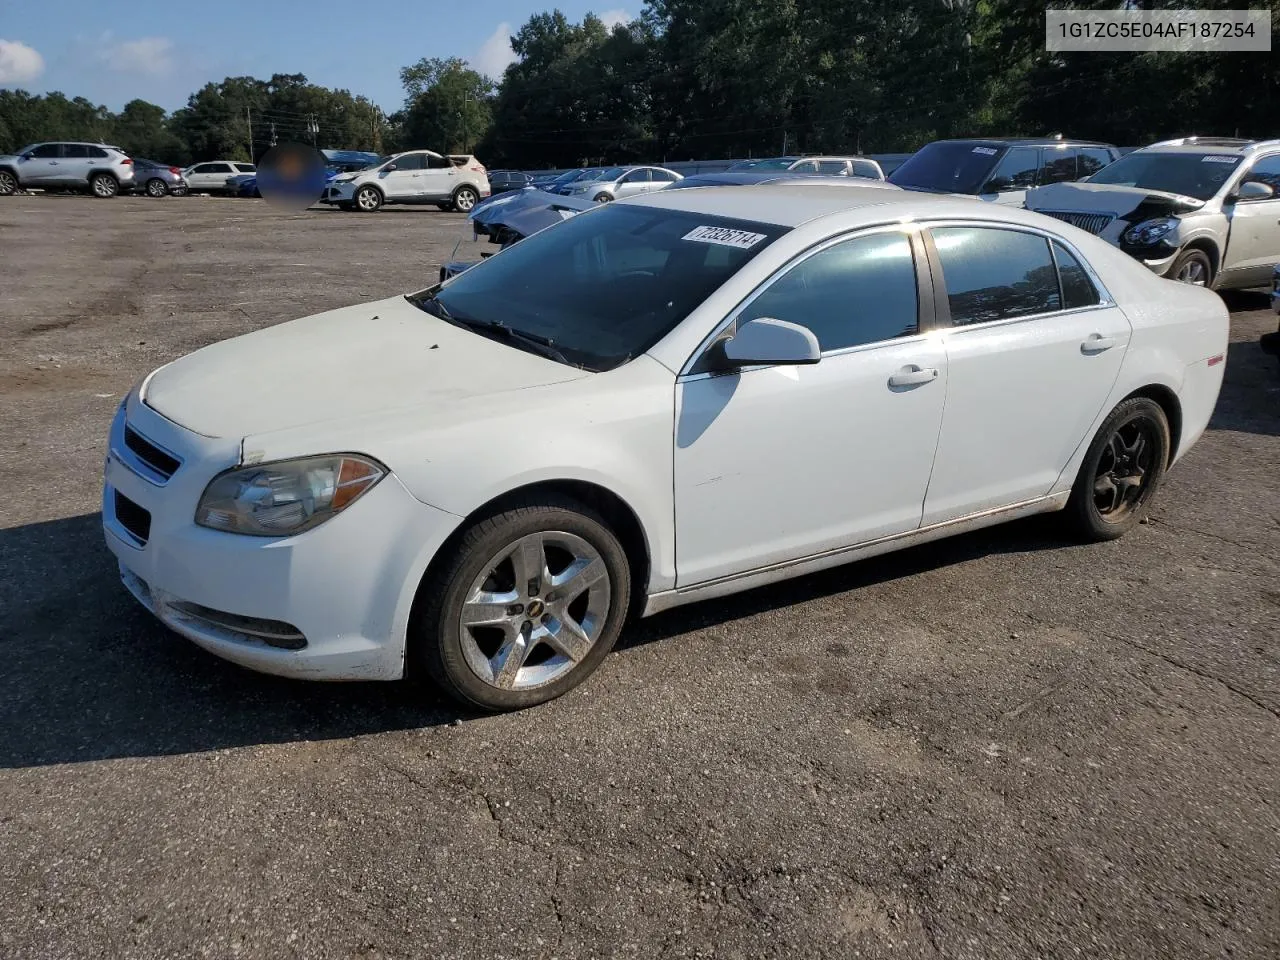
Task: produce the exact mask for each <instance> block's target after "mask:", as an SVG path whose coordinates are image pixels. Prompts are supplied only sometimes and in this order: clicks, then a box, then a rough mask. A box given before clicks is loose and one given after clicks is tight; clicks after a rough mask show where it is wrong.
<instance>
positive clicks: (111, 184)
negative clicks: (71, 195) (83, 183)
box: [89, 173, 120, 200]
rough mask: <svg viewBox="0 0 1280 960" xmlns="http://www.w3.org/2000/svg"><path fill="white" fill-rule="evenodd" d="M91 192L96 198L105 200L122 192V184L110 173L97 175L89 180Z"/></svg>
mask: <svg viewBox="0 0 1280 960" xmlns="http://www.w3.org/2000/svg"><path fill="white" fill-rule="evenodd" d="M89 190H90V192H91V193H92V194H93V195H94V196H95V197H99V198H101V199H104V200H105V199H107V198H109V197H114V196H115V195H116V194H117V193H119V192H120V183H119V182H118V181H117V180H116V178H115V177H113V176H112V175H111V174H109V173H95V174H94V175H93V176H92V177H90V178H89Z"/></svg>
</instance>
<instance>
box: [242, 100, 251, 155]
mask: <svg viewBox="0 0 1280 960" xmlns="http://www.w3.org/2000/svg"><path fill="white" fill-rule="evenodd" d="M244 124H245V126H246V127H248V128H249V162H250V163H252V162H253V117H251V116H250V115H249V108H248V107H245V108H244Z"/></svg>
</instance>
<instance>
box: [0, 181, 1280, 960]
mask: <svg viewBox="0 0 1280 960" xmlns="http://www.w3.org/2000/svg"><path fill="white" fill-rule="evenodd" d="M464 236H466V230H465V228H464V221H463V220H462V218H461V217H459V216H457V215H452V214H442V213H439V212H437V211H435V210H434V209H425V210H419V209H391V210H387V211H385V212H383V213H380V214H376V215H371V216H362V215H355V214H352V215H343V214H338V213H334V212H329V211H323V210H317V211H310V212H306V213H303V214H294V215H290V214H286V213H282V212H279V211H276V210H274V209H272V208H270V207H269V206H267V205H265V204H263V203H262V202H260V201H242V202H236V201H226V200H210V199H204V198H190V199H185V200H181V199H171V200H162V201H148V200H145V199H119V200H116V201H112V202H96V201H93V200H91V199H88V198H61V197H38V196H33V197H17V198H9V199H5V200H3V201H0V396H2V397H3V403H2V404H0V436H3V438H4V440H5V442H4V443H3V444H2V445H0V468H2V470H3V476H4V480H5V484H4V491H5V496H3V498H0V657H2V659H0V958H4V960H20V958H22V960H25V958H38V960H53V958H63V957H66V958H98V957H139V958H151V957H174V958H178V957H182V958H186V957H218V958H221V957H232V956H238V957H253V958H285V957H300V958H301V957H305V958H330V957H343V958H375V957H395V958H452V957H459V958H463V957H465V958H471V957H478V958H479V957H485V958H488V957H544V958H545V957H559V958H572V957H640V958H646V960H649V958H656V957H691V956H712V955H714V956H718V957H785V958H799V957H804V958H810V957H815V958H816V957H841V958H844V957H858V956H861V957H925V958H928V957H948V958H973V960H993V958H1013V957H1017V958H1023V957H1027V958H1032V957H1054V958H1057V957H1064V958H1065V957H1095V958H1099V960H1102V958H1105V960H1120V958H1143V960H1155V958H1159V960H1165V958H1202V957H1203V958H1209V957H1215V958H1218V957H1225V956H1231V957H1236V958H1245V957H1248V958H1258V960H1264V958H1266V960H1274V958H1275V957H1277V956H1280V629H1278V627H1280V580H1278V579H1277V574H1278V573H1280V562H1278V561H1277V556H1278V553H1277V548H1280V499H1278V497H1277V494H1280V472H1278V471H1277V466H1278V465H1280V368H1278V367H1277V364H1276V361H1275V360H1274V359H1273V358H1271V357H1267V356H1264V355H1263V354H1262V353H1261V351H1260V349H1259V347H1258V344H1257V341H1258V337H1259V335H1260V334H1262V333H1263V332H1264V331H1266V330H1267V329H1274V328H1275V323H1276V320H1275V317H1274V315H1272V314H1271V313H1269V312H1268V311H1267V309H1266V306H1267V305H1266V301H1265V299H1264V298H1262V297H1260V296H1256V295H1253V296H1238V297H1234V298H1232V299H1231V303H1232V305H1233V308H1234V309H1235V310H1236V312H1235V315H1234V331H1233V343H1232V346H1231V354H1230V359H1229V362H1228V366H1227V385H1226V388H1225V390H1224V392H1223V396H1222V399H1221V402H1220V405H1219V409H1218V413H1217V416H1216V418H1215V420H1214V422H1213V425H1212V429H1211V431H1210V432H1209V433H1208V434H1207V435H1206V436H1205V438H1204V439H1203V440H1202V441H1201V443H1200V444H1199V445H1198V446H1197V447H1196V448H1195V449H1194V450H1193V451H1192V452H1191V453H1190V454H1189V455H1188V457H1187V458H1186V460H1185V461H1184V462H1183V463H1182V464H1181V465H1180V466H1179V467H1178V468H1177V469H1176V470H1175V471H1174V472H1173V473H1172V475H1171V476H1170V478H1169V481H1168V484H1167V486H1166V488H1165V490H1164V492H1163V495H1162V497H1161V499H1160V501H1159V503H1158V505H1157V508H1156V509H1155V512H1154V516H1153V521H1152V522H1151V523H1149V524H1147V525H1145V526H1142V527H1140V528H1139V529H1138V530H1137V531H1136V532H1135V533H1134V534H1133V535H1131V536H1130V537H1128V538H1126V539H1125V540H1123V541H1121V542H1117V543H1112V544H1107V545H1102V546H1087V547H1085V546H1076V545H1072V544H1069V543H1067V542H1065V541H1063V540H1062V539H1061V538H1060V537H1059V536H1058V533H1057V528H1056V527H1055V525H1054V523H1053V518H1042V519H1037V520H1035V521H1028V522H1023V523H1018V524H1014V525H1011V526H1007V527H1004V528H999V529H996V530H993V531H989V532H984V533H980V534H975V535H970V536H965V537H962V538H959V539H955V540H952V541H947V542H943V543H939V544H934V545H931V546H926V547H922V548H918V549H914V550H911V551H909V552H906V553H902V554H898V555H895V556H890V557H886V558H883V559H879V560H872V561H868V562H865V563H862V564H858V565H855V566H851V567H846V568H844V569H841V570H836V571H833V572H830V573H828V574H824V575H819V576H813V577H808V578H805V579H802V580H797V581H794V582H791V583H788V584H784V585H780V586H777V587H775V588H771V589H766V590H761V591H758V592H756V593H753V594H749V595H745V596H741V597H737V598H733V599H730V600H727V601H723V602H714V603H706V604H704V605H701V606H694V607H691V608H687V609H683V610H679V611H674V612H672V613H669V614H666V615H663V616H660V617H658V618H654V619H652V620H649V621H645V622H642V623H639V624H637V625H634V626H633V627H632V628H631V629H630V630H629V632H628V633H627V634H626V635H625V637H624V647H623V648H622V649H620V650H619V651H618V652H617V653H616V654H615V655H614V656H612V657H610V658H609V659H608V661H607V662H606V663H605V665H604V666H603V668H602V669H601V671H600V673H599V675H598V676H597V677H596V678H595V679H594V680H593V681H592V682H590V683H589V684H587V685H586V686H585V687H584V688H582V689H581V690H579V691H578V692H576V693H574V694H572V695H570V696H569V697H567V698H565V699H563V700H561V701H558V702H556V703H552V704H549V705H547V706H545V707H542V708H540V709H537V710H533V711H530V712H527V713H523V714H520V715H515V716H502V717H475V716H471V715H466V714H459V713H458V712H457V711H456V710H455V708H454V707H452V706H451V705H450V704H448V703H445V702H442V701H441V700H440V699H439V697H438V696H437V695H436V694H435V693H434V692H433V691H432V690H431V689H430V688H427V687H423V686H412V685H403V684H397V685H348V686H323V685H306V684H302V683H291V682H286V681H280V680H274V679H270V678H265V677H259V676H256V675H253V674H250V673H247V672H244V671H242V670H240V669H237V668H235V667H233V666H230V665H228V664H225V663H222V662H221V661H218V660H216V659H214V658H213V657H211V656H208V655H206V654H204V653H202V652H201V651H199V650H197V649H196V648H195V647H194V646H192V645H190V644H188V643H186V642H185V641H182V640H179V639H178V638H176V637H174V636H172V635H169V634H168V633H166V631H165V630H163V629H161V628H160V627H159V626H158V625H157V624H155V623H153V622H152V620H151V619H150V618H149V615H148V614H146V613H145V612H144V611H143V610H141V609H140V608H139V607H138V606H137V605H136V604H135V603H134V602H133V601H132V600H131V599H130V598H129V597H127V595H126V594H125V592H124V590H123V589H122V588H121V587H120V585H119V583H118V582H117V579H116V575H115V571H114V567H113V564H112V562H111V560H110V559H109V556H108V554H107V552H106V550H105V548H104V547H103V545H102V542H101V535H100V531H99V525H98V524H99V521H98V504H97V498H98V495H99V481H100V475H101V467H102V457H103V441H104V436H105V433H106V430H107V425H108V422H109V420H110V418H111V415H112V412H113V411H114V408H115V405H116V403H117V402H118V401H119V398H120V396H121V395H122V394H123V393H124V392H125V391H127V390H128V389H129V388H130V387H131V386H132V385H133V383H134V382H135V381H136V380H137V379H138V378H139V377H141V376H142V375H143V374H144V373H146V372H147V371H148V370H150V369H151V368H153V367H155V366H157V365H159V364H161V363H163V362H165V361H167V360H170V359H172V358H174V357H177V356H179V355H180V354H183V353H185V352H187V351H190V350H192V349H194V348H196V347H199V346H201V345H203V344H206V343H209V342H212V341H214V340H218V339H221V338H224V337H228V336H233V335H235V334H238V333H242V332H244V331H248V330H252V329H254V328H256V327H260V326H263V325H266V324H272V323H276V322H279V321H283V320H287V319H290V318H293V317H296V316H300V315H303V314H307V313H311V312H315V311H318V310H322V309H326V308H329V307H335V306H339V305H343V304H348V303H352V302H357V301H360V300H365V299H373V298H375V297H380V296H384V295H386V294H388V293H391V292H395V291H400V290H406V289H410V288H413V287H415V286H423V285H426V283H427V282H428V281H429V280H430V278H431V277H432V276H433V275H434V270H435V267H436V265H437V264H438V263H439V262H440V260H441V259H442V258H444V257H446V256H447V255H448V254H449V253H450V252H451V251H452V249H453V245H454V242H455V240H457V239H458V238H460V237H464Z"/></svg>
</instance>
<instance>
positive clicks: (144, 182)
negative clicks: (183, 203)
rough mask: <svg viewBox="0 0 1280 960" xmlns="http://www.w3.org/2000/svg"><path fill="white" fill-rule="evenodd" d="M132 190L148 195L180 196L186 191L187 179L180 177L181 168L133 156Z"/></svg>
mask: <svg viewBox="0 0 1280 960" xmlns="http://www.w3.org/2000/svg"><path fill="white" fill-rule="evenodd" d="M133 192H134V193H143V194H146V195H147V196H148V197H167V196H169V195H170V194H173V195H174V196H179V197H180V196H182V195H183V194H185V193H186V192H187V181H186V180H184V179H183V178H182V168H181V167H175V166H171V165H170V164H167V163H160V162H158V161H156V160H144V159H143V158H142V157H134V158H133Z"/></svg>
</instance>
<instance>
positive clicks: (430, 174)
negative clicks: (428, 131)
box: [418, 153, 460, 200]
mask: <svg viewBox="0 0 1280 960" xmlns="http://www.w3.org/2000/svg"><path fill="white" fill-rule="evenodd" d="M421 156H422V158H423V169H422V176H421V178H420V179H419V181H418V186H419V188H420V190H421V195H422V197H423V198H424V199H427V200H448V199H449V197H451V196H452V195H453V191H454V188H455V187H457V185H458V183H459V182H460V181H459V174H458V167H457V165H456V164H455V163H454V162H453V161H452V160H450V159H449V158H448V157H442V156H440V155H439V154H435V153H424V154H422V155H421Z"/></svg>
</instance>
